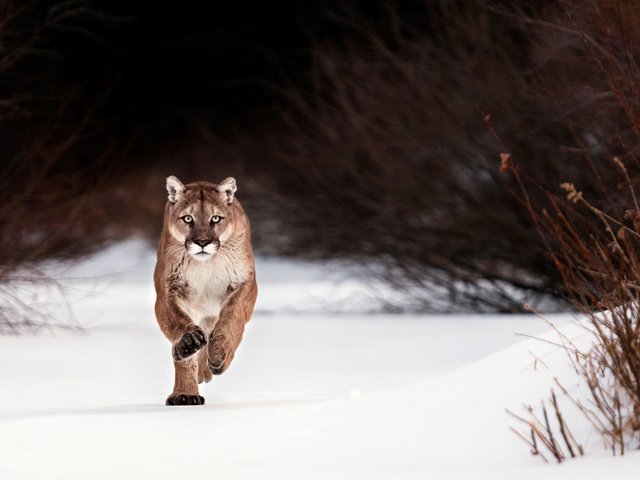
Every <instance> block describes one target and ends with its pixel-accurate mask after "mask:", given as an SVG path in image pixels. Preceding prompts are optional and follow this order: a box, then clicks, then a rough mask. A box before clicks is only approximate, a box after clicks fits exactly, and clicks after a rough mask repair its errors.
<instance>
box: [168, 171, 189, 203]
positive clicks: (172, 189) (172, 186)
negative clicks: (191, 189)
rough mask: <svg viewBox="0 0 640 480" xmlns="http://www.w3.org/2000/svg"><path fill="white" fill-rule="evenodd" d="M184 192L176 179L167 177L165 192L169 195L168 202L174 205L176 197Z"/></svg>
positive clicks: (181, 184) (183, 188)
mask: <svg viewBox="0 0 640 480" xmlns="http://www.w3.org/2000/svg"><path fill="white" fill-rule="evenodd" d="M184 191H185V187H184V185H183V183H182V182H181V181H180V180H178V178H177V177H174V176H173V175H171V176H170V177H167V192H168V193H169V201H170V202H171V203H176V200H178V197H179V196H180V195H182V194H183V193H184Z"/></svg>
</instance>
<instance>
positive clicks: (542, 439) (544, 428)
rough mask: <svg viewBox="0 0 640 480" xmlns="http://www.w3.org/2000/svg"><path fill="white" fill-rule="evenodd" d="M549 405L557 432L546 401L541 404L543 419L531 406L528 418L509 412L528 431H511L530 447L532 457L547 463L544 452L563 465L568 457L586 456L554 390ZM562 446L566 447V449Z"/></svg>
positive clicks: (527, 408) (528, 410)
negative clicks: (563, 413)
mask: <svg viewBox="0 0 640 480" xmlns="http://www.w3.org/2000/svg"><path fill="white" fill-rule="evenodd" d="M549 403H550V404H551V407H552V408H553V414H554V418H555V420H556V423H557V427H556V430H554V428H552V424H553V422H552V421H550V420H549V414H548V412H547V406H546V405H545V402H544V401H542V402H541V403H540V409H541V411H542V417H540V416H539V414H537V413H536V412H535V410H534V408H533V407H532V406H531V405H527V406H526V410H527V413H528V416H527V417H522V416H520V415H516V414H515V413H513V412H511V411H510V410H507V413H508V414H509V415H511V416H512V417H513V418H515V419H516V420H518V421H519V422H521V423H523V424H524V425H526V427H527V431H525V432H522V431H520V430H517V429H515V428H511V430H512V431H513V432H514V433H515V434H516V435H517V436H518V437H519V438H521V439H522V440H524V441H525V443H526V444H527V445H529V447H530V448H531V454H532V455H539V456H540V458H542V459H543V460H544V461H545V463H547V462H548V459H547V457H546V455H544V453H543V451H546V452H547V453H548V454H550V455H551V456H552V457H553V458H555V459H556V461H557V462H558V463H562V462H563V461H564V460H565V459H566V458H567V455H569V456H571V457H572V458H575V457H576V456H577V455H580V456H582V455H584V449H583V448H582V445H580V444H579V443H578V442H577V441H576V439H575V437H574V436H573V434H572V433H571V430H570V429H569V426H568V425H567V422H566V421H565V419H564V416H563V415H562V412H561V411H560V407H559V406H558V399H557V398H556V394H555V392H554V391H553V390H551V397H550V399H549ZM562 445H564V447H563V446H562Z"/></svg>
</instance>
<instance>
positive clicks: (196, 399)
mask: <svg viewBox="0 0 640 480" xmlns="http://www.w3.org/2000/svg"><path fill="white" fill-rule="evenodd" d="M167 405H172V406H176V405H204V397H202V396H200V395H186V394H184V393H179V394H172V395H169V398H167Z"/></svg>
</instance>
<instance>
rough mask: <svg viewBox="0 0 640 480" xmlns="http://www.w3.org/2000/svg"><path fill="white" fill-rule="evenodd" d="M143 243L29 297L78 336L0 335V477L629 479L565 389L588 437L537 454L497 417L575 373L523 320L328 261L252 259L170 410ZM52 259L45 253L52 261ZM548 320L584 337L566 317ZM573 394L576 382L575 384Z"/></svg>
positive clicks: (536, 323) (572, 416)
mask: <svg viewBox="0 0 640 480" xmlns="http://www.w3.org/2000/svg"><path fill="white" fill-rule="evenodd" d="M154 261H155V258H154V253H153V252H152V251H150V250H149V249H148V248H146V247H145V246H144V245H142V244H141V243H136V242H128V243H125V244H123V245H119V246H117V247H113V248H111V249H109V250H107V251H105V252H103V253H101V254H100V255H97V256H96V257H94V258H92V259H90V260H88V261H86V262H84V263H82V264H80V265H77V266H75V267H73V268H72V269H67V270H60V269H57V274H58V275H61V276H63V277H64V278H65V280H64V281H63V283H64V284H65V285H66V286H67V292H68V294H67V295H68V296H67V301H68V302H69V305H66V304H65V303H61V302H60V301H59V300H60V298H59V297H57V296H53V297H50V295H52V294H54V293H55V292H54V291H52V290H49V291H46V290H41V291H39V292H35V293H33V295H30V296H29V298H26V300H27V301H29V302H30V303H31V304H33V305H38V306H39V307H40V308H41V309H42V308H49V309H50V314H51V315H52V316H54V315H57V316H58V318H59V319H61V320H66V319H67V316H68V309H67V307H68V306H70V307H71V308H72V309H73V312H74V314H75V320H74V321H73V322H71V323H72V324H73V323H74V322H76V323H77V324H79V325H82V326H84V327H85V330H84V331H83V332H82V333H77V332H74V331H69V330H61V329H53V330H46V331H43V332H40V333H39V334H38V335H35V336H34V335H24V336H19V337H12V336H7V337H0V378H1V380H2V381H1V383H0V400H1V404H0V479H20V478H47V479H50V478H51V479H53V478H61V479H62V478H63V479H75V478H88V479H89V478H90V479H102V478H104V479H114V478H132V479H147V478H148V479H160V478H167V479H176V478H184V477H185V476H190V477H191V476H193V477H194V478H203V477H205V476H206V477H209V478H221V479H225V480H227V479H265V478H267V479H270V478H274V479H300V478H304V479H315V478H318V479H342V478H344V479H405V478H416V479H418V478H419V479H427V478H430V479H449V478H453V479H458V478H459V479H468V478H487V479H502V478H504V479H511V478H514V477H516V476H517V477H518V478H519V479H529V478H530V479H534V478H535V479H539V478H545V479H551V478H562V479H567V478H583V479H584V478H593V479H613V478H625V479H626V478H634V476H635V475H637V471H638V464H640V456H639V455H638V453H637V452H632V453H631V454H629V455H625V456H624V457H622V458H613V457H611V456H610V455H609V454H608V453H607V452H606V451H604V450H603V447H602V445H601V442H600V440H599V438H598V436H597V435H596V434H595V433H594V432H592V431H591V428H590V426H589V425H588V424H587V423H586V422H585V421H584V420H583V419H582V417H581V416H580V415H579V414H578V413H576V412H575V411H574V410H572V408H571V405H570V404H569V402H568V401H567V400H566V399H565V398H562V397H560V402H561V406H562V408H563V410H564V413H565V415H566V416H567V419H568V422H569V425H570V426H571V427H572V430H573V432H574V434H575V436H576V437H577V439H578V440H579V441H580V442H582V443H583V444H584V445H585V447H586V450H587V455H586V456H585V457H584V458H581V459H577V460H569V461H567V462H565V463H563V464H562V465H559V466H558V465H555V464H548V465H547V464H544V463H543V462H542V460H541V459H540V458H537V457H533V456H531V455H530V454H529V453H528V449H527V447H526V445H524V443H522V442H521V441H520V440H519V439H518V438H517V437H516V436H515V435H514V434H513V433H512V432H510V431H509V427H510V426H517V424H516V423H515V422H514V421H513V420H511V419H510V418H509V417H508V416H507V415H506V414H505V412H504V409H505V408H509V409H511V410H513V411H514V412H517V413H523V412H524V410H523V407H522V404H523V403H531V404H533V405H538V404H539V401H540V399H542V398H546V397H548V392H549V388H550V387H551V386H552V384H553V377H559V378H560V379H561V381H562V382H563V384H564V385H565V386H567V387H568V388H570V389H574V390H575V388H577V387H576V385H575V384H576V380H575V378H574V377H573V376H572V373H571V369H570V368H569V367H568V365H567V363H568V362H567V359H566V356H565V353H564V352H563V351H562V350H561V349H559V348H557V347H554V346H553V345H551V344H549V343H545V342H541V341H539V340H535V339H531V338H525V337H522V336H517V335H516V333H523V334H527V335H539V334H542V336H543V337H545V338H548V339H551V340H554V341H555V340H556V337H555V334H554V333H542V332H544V331H545V330H548V327H547V325H546V324H545V323H544V322H543V321H541V320H539V319H537V318H535V317H533V316H507V315H486V316H484V315H476V316H473V315H467V316H426V315H423V316H419V315H389V314H372V313H369V312H370V311H371V310H372V309H374V308H375V307H376V306H379V305H380V303H379V302H380V300H379V298H380V295H381V293H380V291H381V290H383V289H381V287H380V286H368V285H367V284H366V283H364V282H363V281H362V279H360V278H358V276H357V275H354V274H349V275H345V272H344V269H341V268H340V266H339V265H329V266H323V265H319V264H308V263H306V264H301V263H297V262H290V261H283V260H274V259H260V260H259V261H258V265H257V270H258V281H259V286H260V295H259V300H258V305H257V309H256V315H255V316H254V318H253V320H252V321H251V323H250V324H249V326H248V330H247V333H246V335H245V340H244V341H243V343H242V345H241V346H240V349H239V351H238V353H237V355H236V358H235V360H234V363H233V364H232V366H231V368H230V369H229V370H228V371H227V372H226V373H225V374H224V375H222V376H221V377H217V378H215V379H214V381H213V382H212V383H210V384H207V385H204V386H201V394H203V395H204V396H205V397H206V405H204V406H202V407H166V406H164V400H165V398H166V396H167V395H168V394H169V393H170V391H171V387H172V380H173V372H172V368H173V367H172V362H171V357H170V346H169V344H168V342H167V341H166V340H165V339H164V337H162V335H161V333H160V331H159V329H158V328H157V326H156V324H155V319H154V316H153V300H154V294H153V288H152V284H151V274H152V270H153V265H154ZM47 268H49V269H53V268H54V267H53V266H49V267H47ZM551 320H552V321H554V322H555V323H556V324H558V325H563V330H564V331H565V332H566V333H567V334H568V335H570V336H571V337H572V338H575V339H576V341H577V342H581V341H587V340H588V338H587V336H586V335H585V333H584V331H583V330H581V329H580V328H578V327H576V326H575V325H573V324H572V323H571V322H570V318H569V317H568V316H555V317H551ZM578 393H579V392H578Z"/></svg>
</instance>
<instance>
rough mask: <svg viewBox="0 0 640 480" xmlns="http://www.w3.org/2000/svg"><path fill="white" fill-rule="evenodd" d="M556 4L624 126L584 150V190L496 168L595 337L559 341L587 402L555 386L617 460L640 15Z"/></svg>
mask: <svg viewBox="0 0 640 480" xmlns="http://www.w3.org/2000/svg"><path fill="white" fill-rule="evenodd" d="M561 3H562V6H563V8H564V10H565V12H566V13H567V15H568V17H569V18H570V20H571V25H572V28H573V29H574V32H575V33H576V34H577V35H579V36H580V38H581V39H582V41H583V44H584V46H585V49H586V50H587V51H588V52H589V56H590V58H591V60H592V62H593V64H594V65H596V66H597V67H598V70H599V74H600V76H601V78H603V79H604V80H605V81H606V85H607V87H608V89H609V91H610V92H611V93H612V95H613V96H614V97H615V98H616V101H617V102H618V110H619V111H620V112H623V113H624V115H625V117H626V121H625V124H626V125H627V128H626V129H623V128H620V129H619V130H618V132H616V133H615V134H614V135H613V136H612V138H613V139H614V140H615V142H617V143H618V146H617V148H616V149H615V150H614V151H612V152H610V153H609V154H608V155H607V156H605V157H594V156H593V152H588V153H585V160H586V163H587V164H588V165H589V166H590V168H591V171H592V173H593V174H594V178H593V179H592V181H591V182H588V186H587V187H586V188H583V185H584V184H583V183H582V182H575V181H565V182H564V183H562V184H561V185H560V189H559V191H557V192H552V191H550V190H549V189H547V188H545V186H544V185H542V184H540V183H539V182H537V181H536V180H535V179H533V178H532V177H531V176H529V175H528V174H526V173H524V172H523V171H522V170H521V168H520V166H519V165H518V164H517V162H514V159H513V158H512V157H511V156H510V155H509V154H508V153H504V154H502V155H501V168H502V169H503V170H504V171H510V172H512V173H513V177H514V179H515V180H516V182H517V183H518V185H519V189H520V193H521V197H520V198H521V201H522V203H523V205H525V206H526V208H527V209H528V211H529V213H530V215H531V218H532V219H533V222H534V225H535V227H536V229H537V231H538V233H539V235H540V238H541V239H542V241H543V243H544V245H545V248H546V251H547V252H548V255H549V258H550V259H551V261H552V262H553V264H554V265H555V267H556V269H557V270H558V272H559V274H560V276H561V278H562V283H563V285H564V289H565V291H566V293H567V295H568V296H569V298H570V299H571V301H572V302H573V304H574V305H575V307H576V309H577V310H578V311H579V312H580V313H581V314H582V316H583V317H584V318H585V319H586V327H585V328H586V329H587V332H588V333H589V335H590V338H591V345H590V346H587V347H584V348H578V347H577V346H576V345H574V344H573V343H572V342H571V341H570V340H569V339H568V338H566V337H563V336H561V340H562V345H563V346H564V347H565V349H566V351H567V353H568V355H569V358H570V359H571V361H572V364H573V366H574V368H575V371H576V373H577V374H578V376H579V377H580V378H581V379H582V380H583V382H584V384H585V385H586V386H587V388H588V392H589V396H588V398H587V399H582V398H575V397H574V396H573V395H571V394H570V393H569V392H568V391H567V390H566V389H565V388H564V387H563V386H562V385H561V384H559V383H558V387H559V388H560V389H561V390H562V392H563V393H564V394H565V395H566V396H567V397H568V398H570V399H571V400H572V401H573V403H574V404H575V406H576V407H577V408H578V409H579V410H580V411H581V412H582V413H583V414H584V415H585V417H586V418H587V419H588V420H589V422H591V423H592V425H593V426H594V428H595V429H596V430H597V431H598V432H600V434H601V436H602V438H603V440H604V442H605V445H606V446H607V447H608V448H609V449H610V450H611V452H612V453H613V454H614V455H615V454H616V453H619V454H621V455H622V454H624V452H625V451H626V450H627V449H628V448H629V447H630V446H632V447H637V446H638V445H640V317H639V315H640V257H639V256H638V251H639V248H640V222H639V221H638V219H639V218H640V216H639V214H638V212H640V206H639V203H638V196H637V193H636V189H635V185H636V184H637V181H638V179H639V178H640V162H639V161H638V157H637V151H638V145H639V143H638V133H639V132H640V129H639V128H638V127H639V126H640V123H639V121H638V118H639V117H638V99H639V98H640V96H639V94H638V90H637V84H636V79H637V74H636V72H637V64H636V63H635V60H634V59H635V58H637V57H636V53H637V45H638V40H640V30H638V28H637V22H635V20H634V19H637V15H638V14H639V13H640V11H639V10H638V6H637V4H636V3H635V2H628V1H618V2H598V3H597V4H593V3H589V2H561ZM492 131H493V132H494V134H495V133H496V132H495V130H492ZM495 137H496V139H497V140H498V142H501V140H500V136H499V135H498V134H496V135H495ZM505 159H508V161H505ZM569 179H570V177H569V178H568V179H567V180H569ZM594 186H595V188H594ZM540 194H542V196H543V197H544V198H546V201H545V202H544V203H545V207H544V208H540V204H537V203H536V201H535V200H534V196H533V195H540ZM538 198H540V197H538ZM554 456H555V454H554ZM556 458H557V457H556Z"/></svg>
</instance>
